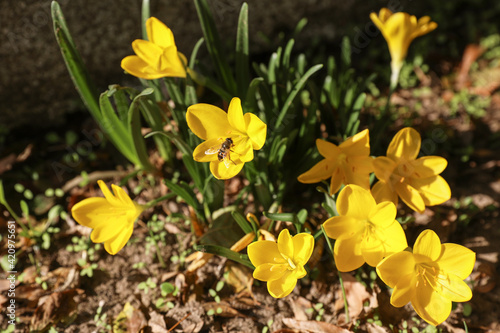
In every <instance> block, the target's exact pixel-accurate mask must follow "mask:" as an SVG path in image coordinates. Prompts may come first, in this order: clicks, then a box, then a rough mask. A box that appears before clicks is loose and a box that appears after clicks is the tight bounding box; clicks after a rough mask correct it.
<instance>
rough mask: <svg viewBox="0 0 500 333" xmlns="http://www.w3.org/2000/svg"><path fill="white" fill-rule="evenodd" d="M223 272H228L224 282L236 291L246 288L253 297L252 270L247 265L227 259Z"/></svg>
mask: <svg viewBox="0 0 500 333" xmlns="http://www.w3.org/2000/svg"><path fill="white" fill-rule="evenodd" d="M225 272H226V273H227V274H228V275H227V278H226V282H227V283H228V284H229V285H230V286H232V287H233V288H234V290H235V292H236V293H240V292H242V291H244V290H248V291H249V292H250V294H251V295H252V297H253V294H252V285H253V276H252V271H251V270H250V269H249V268H248V267H245V266H242V265H240V264H235V263H233V262H231V261H227V263H226V267H225Z"/></svg>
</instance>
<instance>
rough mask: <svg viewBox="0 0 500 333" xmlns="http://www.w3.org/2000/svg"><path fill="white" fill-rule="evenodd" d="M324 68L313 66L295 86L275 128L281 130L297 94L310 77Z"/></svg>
mask: <svg viewBox="0 0 500 333" xmlns="http://www.w3.org/2000/svg"><path fill="white" fill-rule="evenodd" d="M322 67H323V65H322V64H318V65H315V66H312V67H311V68H309V70H308V71H307V72H306V73H305V74H304V76H302V77H301V78H300V80H299V81H298V82H297V83H296V84H295V86H294V87H293V90H292V91H291V92H290V94H289V95H288V98H287V99H286V101H285V104H284V105H283V108H282V109H281V111H280V113H279V116H278V119H277V120H276V124H275V126H274V127H275V128H279V127H280V126H281V123H282V121H283V119H284V118H285V115H286V113H287V111H288V109H289V108H290V106H291V105H292V103H293V101H294V99H295V97H297V94H298V93H299V91H300V90H301V89H302V88H303V87H304V85H305V83H306V82H307V80H308V79H309V77H310V76H311V75H313V74H314V73H316V72H317V71H319V70H320V69H321V68H322Z"/></svg>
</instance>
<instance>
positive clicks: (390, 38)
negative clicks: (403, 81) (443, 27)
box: [370, 8, 437, 86]
mask: <svg viewBox="0 0 500 333" xmlns="http://www.w3.org/2000/svg"><path fill="white" fill-rule="evenodd" d="M370 18H371V20H372V21H373V23H375V25H376V26H377V27H378V28H379V29H380V31H381V32H382V35H384V38H385V40H386V41H387V44H388V46H389V52H390V53H391V60H392V61H391V68H392V76H391V83H392V84H394V86H395V84H396V83H397V80H398V76H399V71H400V70H401V67H402V66H403V60H404V59H405V58H406V53H407V52H408V47H409V46H410V44H411V42H412V41H413V40H414V39H415V38H417V37H419V36H422V35H425V34H427V33H429V32H431V31H432V30H434V29H436V28H437V23H436V22H431V18H430V17H429V16H424V17H421V18H420V19H418V20H417V18H416V17H415V16H413V15H410V14H408V13H404V12H398V13H392V11H390V10H389V9H387V8H382V9H381V10H380V12H379V14H378V16H377V14H376V13H371V14H370Z"/></svg>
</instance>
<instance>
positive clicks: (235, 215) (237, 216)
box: [231, 210, 254, 234]
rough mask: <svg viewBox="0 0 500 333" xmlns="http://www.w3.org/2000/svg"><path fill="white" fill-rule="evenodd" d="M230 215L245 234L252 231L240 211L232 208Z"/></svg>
mask: <svg viewBox="0 0 500 333" xmlns="http://www.w3.org/2000/svg"><path fill="white" fill-rule="evenodd" d="M231 215H232V216H233V218H234V220H235V221H236V223H238V225H239V226H240V228H241V230H243V232H244V233H245V234H249V233H251V232H253V231H254V230H253V228H252V226H251V225H250V223H248V221H247V220H246V219H245V217H243V215H241V213H240V212H238V211H237V210H233V211H232V212H231Z"/></svg>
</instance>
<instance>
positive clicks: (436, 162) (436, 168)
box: [411, 156, 448, 178]
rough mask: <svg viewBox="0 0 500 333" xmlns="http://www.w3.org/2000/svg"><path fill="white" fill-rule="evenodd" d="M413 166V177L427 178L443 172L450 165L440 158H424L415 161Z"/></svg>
mask: <svg viewBox="0 0 500 333" xmlns="http://www.w3.org/2000/svg"><path fill="white" fill-rule="evenodd" d="M411 165H412V166H413V167H414V171H413V173H412V175H411V177H413V178H427V177H432V176H436V175H439V174H440V173H441V172H443V170H444V169H446V166H447V165H448V161H446V159H444V158H442V157H439V156H424V157H421V158H419V159H417V160H415V161H413V162H412V163H411Z"/></svg>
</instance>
